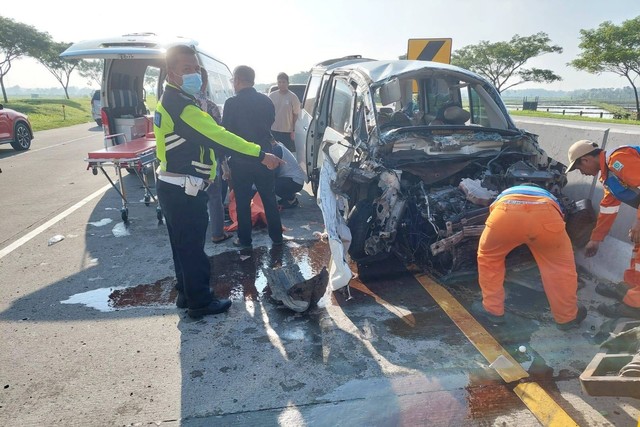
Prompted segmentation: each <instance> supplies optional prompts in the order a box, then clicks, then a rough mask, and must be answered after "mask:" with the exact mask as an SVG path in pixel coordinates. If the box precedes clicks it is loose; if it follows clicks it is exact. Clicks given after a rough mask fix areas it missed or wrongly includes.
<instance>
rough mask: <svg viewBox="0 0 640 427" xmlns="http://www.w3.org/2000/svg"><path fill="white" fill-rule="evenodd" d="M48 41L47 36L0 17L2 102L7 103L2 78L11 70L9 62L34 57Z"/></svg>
mask: <svg viewBox="0 0 640 427" xmlns="http://www.w3.org/2000/svg"><path fill="white" fill-rule="evenodd" d="M50 41H51V36H49V34H47V33H43V32H40V31H38V30H36V29H35V28H34V27H32V26H30V25H26V24H21V23H19V22H16V21H14V20H13V19H10V18H5V17H3V16H0V87H2V97H3V99H4V102H7V91H6V90H5V87H4V77H5V76H6V75H7V73H8V72H9V71H10V70H11V62H12V61H15V60H17V59H20V58H22V57H23V56H36V55H37V54H38V52H41V51H43V50H44V49H46V46H47V45H48V44H49V43H50Z"/></svg>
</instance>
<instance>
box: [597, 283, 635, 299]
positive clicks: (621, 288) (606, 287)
mask: <svg viewBox="0 0 640 427" xmlns="http://www.w3.org/2000/svg"><path fill="white" fill-rule="evenodd" d="M628 290H629V287H628V286H627V285H625V284H624V283H622V282H620V283H598V284H597V285H596V293H597V294H600V295H602V296H603V297H608V298H613V299H615V300H618V301H622V299H623V298H624V296H625V295H626V294H627V291H628Z"/></svg>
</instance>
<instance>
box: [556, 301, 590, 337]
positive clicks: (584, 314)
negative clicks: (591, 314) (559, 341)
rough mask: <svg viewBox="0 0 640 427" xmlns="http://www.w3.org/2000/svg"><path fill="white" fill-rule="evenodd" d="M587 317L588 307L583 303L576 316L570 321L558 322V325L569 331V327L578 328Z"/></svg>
mask: <svg viewBox="0 0 640 427" xmlns="http://www.w3.org/2000/svg"><path fill="white" fill-rule="evenodd" d="M585 317H587V308H586V307H585V306H583V305H578V313H577V314H576V318H575V319H573V320H570V321H568V322H567V323H556V327H557V328H558V329H560V330H561V331H568V330H569V329H573V328H577V327H579V326H580V323H582V321H583V320H584V319H585Z"/></svg>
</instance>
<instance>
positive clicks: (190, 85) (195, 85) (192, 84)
mask: <svg viewBox="0 0 640 427" xmlns="http://www.w3.org/2000/svg"><path fill="white" fill-rule="evenodd" d="M180 88H181V89H182V90H183V91H185V92H187V93H188V94H189V95H195V94H196V93H198V92H200V88H202V76H201V75H200V73H193V74H185V75H183V76H182V86H180Z"/></svg>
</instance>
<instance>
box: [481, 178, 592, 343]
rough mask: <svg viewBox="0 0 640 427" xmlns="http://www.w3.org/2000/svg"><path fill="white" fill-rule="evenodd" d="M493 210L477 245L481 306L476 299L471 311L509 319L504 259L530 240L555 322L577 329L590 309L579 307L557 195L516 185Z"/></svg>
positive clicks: (498, 319) (497, 319)
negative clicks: (505, 316) (505, 315)
mask: <svg viewBox="0 0 640 427" xmlns="http://www.w3.org/2000/svg"><path fill="white" fill-rule="evenodd" d="M489 209H490V213H489V217H488V218H487V221H486V224H485V228H484V231H483V232H482V235H481V236H480V244H479V246H478V280H479V282H480V288H481V290H482V304H480V302H479V301H476V302H475V303H474V306H472V311H473V312H475V313H476V314H479V315H482V316H484V317H486V318H488V319H489V320H491V321H492V322H493V323H496V324H500V323H504V298H505V292H504V277H505V270H506V268H505V258H506V256H507V255H508V254H509V252H511V251H512V250H513V249H515V248H516V247H518V246H520V245H523V244H525V245H527V246H528V247H529V249H530V250H531V253H532V254H533V257H534V258H535V260H536V263H537V264H538V268H539V269H540V274H541V276H542V285H543V287H544V291H545V293H546V295H547V299H548V300H549V305H550V307H551V313H552V314H553V318H554V319H555V321H556V326H557V327H558V329H561V330H568V329H571V328H574V327H578V325H579V324H580V322H582V321H583V320H584V318H585V317H586V315H587V310H586V308H585V307H583V306H581V305H580V306H579V305H578V297H577V290H578V275H577V273H576V265H575V260H574V255H573V248H572V246H571V241H570V240H569V236H568V235H567V232H566V230H565V223H564V214H563V212H562V207H561V206H560V203H559V202H558V200H557V199H556V197H555V196H554V195H553V194H551V193H550V192H549V191H547V190H545V189H543V188H541V187H539V186H537V185H535V184H523V185H517V186H514V187H511V188H508V189H506V190H504V191H503V192H502V193H500V194H499V195H498V197H497V198H496V200H495V201H494V202H493V203H492V204H491V206H490V208H489Z"/></svg>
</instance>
